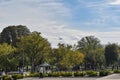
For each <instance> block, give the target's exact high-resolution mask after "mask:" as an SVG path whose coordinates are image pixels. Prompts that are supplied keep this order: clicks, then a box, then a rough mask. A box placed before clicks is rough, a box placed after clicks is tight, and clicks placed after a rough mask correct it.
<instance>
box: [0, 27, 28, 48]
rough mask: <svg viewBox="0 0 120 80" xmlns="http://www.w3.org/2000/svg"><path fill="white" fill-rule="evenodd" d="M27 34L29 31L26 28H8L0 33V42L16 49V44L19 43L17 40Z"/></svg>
mask: <svg viewBox="0 0 120 80" xmlns="http://www.w3.org/2000/svg"><path fill="white" fill-rule="evenodd" d="M28 34H30V31H29V29H28V28H27V27H26V26H22V25H18V26H8V27H6V28H4V29H3V31H2V32H1V35H0V42H1V43H4V42H5V43H8V44H11V45H13V46H15V47H16V43H17V42H18V41H19V39H20V38H21V37H22V36H26V35H28Z"/></svg>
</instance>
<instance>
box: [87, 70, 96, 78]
mask: <svg viewBox="0 0 120 80" xmlns="http://www.w3.org/2000/svg"><path fill="white" fill-rule="evenodd" d="M86 74H87V75H88V76H89V77H94V76H98V72H97V71H87V72H86Z"/></svg>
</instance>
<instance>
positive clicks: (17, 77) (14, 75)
mask: <svg viewBox="0 0 120 80" xmlns="http://www.w3.org/2000/svg"><path fill="white" fill-rule="evenodd" d="M12 78H14V79H22V78H23V75H22V74H13V75H12Z"/></svg>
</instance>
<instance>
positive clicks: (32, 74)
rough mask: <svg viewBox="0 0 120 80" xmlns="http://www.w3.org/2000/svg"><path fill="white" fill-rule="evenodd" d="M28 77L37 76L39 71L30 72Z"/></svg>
mask: <svg viewBox="0 0 120 80" xmlns="http://www.w3.org/2000/svg"><path fill="white" fill-rule="evenodd" d="M28 77H39V73H31V74H29V76H28Z"/></svg>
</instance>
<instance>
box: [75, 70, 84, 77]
mask: <svg viewBox="0 0 120 80" xmlns="http://www.w3.org/2000/svg"><path fill="white" fill-rule="evenodd" d="M85 75H86V72H84V71H77V72H75V73H74V76H75V77H79V76H80V77H83V76H85Z"/></svg>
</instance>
